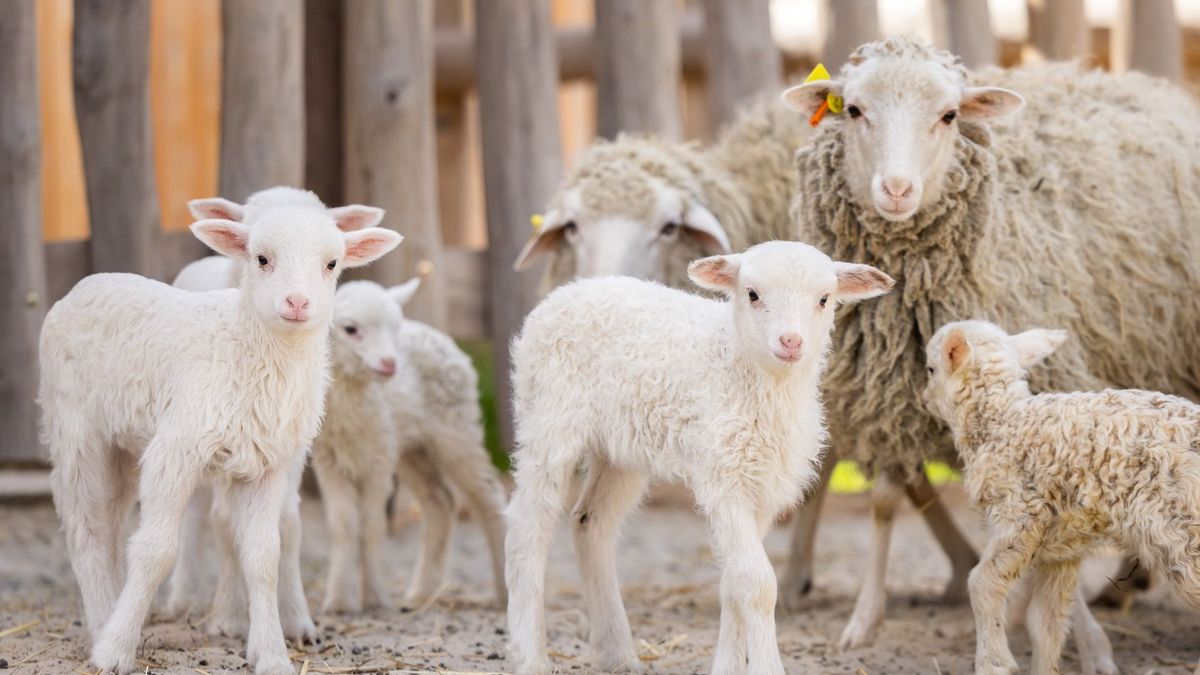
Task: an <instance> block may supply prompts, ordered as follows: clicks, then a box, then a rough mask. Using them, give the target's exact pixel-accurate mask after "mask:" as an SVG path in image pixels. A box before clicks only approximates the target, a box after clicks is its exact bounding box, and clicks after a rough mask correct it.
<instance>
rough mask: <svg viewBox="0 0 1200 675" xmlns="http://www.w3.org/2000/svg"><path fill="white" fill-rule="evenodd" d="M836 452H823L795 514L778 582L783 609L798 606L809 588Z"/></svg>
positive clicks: (793, 608) (791, 608) (835, 462)
mask: <svg viewBox="0 0 1200 675" xmlns="http://www.w3.org/2000/svg"><path fill="white" fill-rule="evenodd" d="M837 462H838V460H837V455H835V454H834V453H833V450H832V449H831V450H828V451H826V453H825V459H824V460H822V463H821V475H820V477H819V478H818V479H817V484H816V485H815V486H813V491H812V494H810V495H809V496H808V498H806V499H805V500H804V503H803V504H801V505H800V509H799V511H798V512H797V513H796V526H795V529H794V530H792V547H791V550H790V551H789V553H788V561H787V567H786V568H785V569H784V571H783V579H781V580H780V582H779V606H780V607H781V608H782V609H786V610H796V609H799V608H800V607H801V605H802V603H803V600H804V596H806V595H808V592H809V591H811V590H812V583H813V544H814V542H815V541H816V539H817V524H818V523H819V522H820V519H821V507H822V505H824V503H825V492H826V491H827V490H828V489H829V478H830V477H831V476H832V475H833V469H834V467H836V466H837Z"/></svg>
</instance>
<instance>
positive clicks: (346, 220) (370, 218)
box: [329, 204, 384, 232]
mask: <svg viewBox="0 0 1200 675" xmlns="http://www.w3.org/2000/svg"><path fill="white" fill-rule="evenodd" d="M383 214H384V211H383V209H381V208H379V207H378V206H363V205H362V204H349V205H347V206H339V207H337V208H333V209H329V215H331V216H333V220H334V222H335V223H337V227H338V229H339V230H341V231H342V232H353V231H354V230H362V229H364V228H368V227H375V226H376V225H379V223H381V222H383Z"/></svg>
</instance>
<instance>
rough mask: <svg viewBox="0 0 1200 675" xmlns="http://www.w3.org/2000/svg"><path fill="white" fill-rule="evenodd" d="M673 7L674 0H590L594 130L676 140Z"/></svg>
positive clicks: (677, 47) (677, 49)
mask: <svg viewBox="0 0 1200 675" xmlns="http://www.w3.org/2000/svg"><path fill="white" fill-rule="evenodd" d="M678 15H679V10H678V8H677V7H676V2H675V0H596V86H597V95H596V102H597V104H598V105H597V108H598V120H597V123H598V128H597V130H598V132H599V134H600V135H601V136H603V137H605V138H614V137H616V135H617V133H618V132H621V131H634V132H639V131H640V132H653V133H655V134H658V135H660V136H663V137H666V138H670V139H678V138H679V134H680V119H679V76H680V66H679V58H680V57H679V52H680V44H681V40H680V37H679V16H678Z"/></svg>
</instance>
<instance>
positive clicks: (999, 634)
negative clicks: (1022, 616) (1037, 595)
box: [967, 522, 1043, 675]
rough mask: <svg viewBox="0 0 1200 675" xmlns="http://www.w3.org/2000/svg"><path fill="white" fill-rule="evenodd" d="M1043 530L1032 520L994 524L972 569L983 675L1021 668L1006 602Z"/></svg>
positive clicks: (977, 661)
mask: <svg viewBox="0 0 1200 675" xmlns="http://www.w3.org/2000/svg"><path fill="white" fill-rule="evenodd" d="M1042 531H1043V528H1040V527H1038V526H1036V524H1035V523H1030V522H1019V523H1002V524H999V525H996V526H994V527H993V528H992V533H991V538H990V539H989V540H988V545H987V548H986V549H985V550H984V552H983V559H982V560H980V562H979V564H978V565H977V566H976V567H975V569H974V570H972V571H971V576H970V577H969V579H968V582H967V585H968V588H969V590H970V592H971V609H972V610H973V611H974V614H975V672H976V673H978V674H979V675H1000V674H1007V673H1013V672H1016V670H1017V662H1016V660H1014V659H1013V656H1012V652H1011V651H1009V648H1008V635H1007V634H1006V633H1005V627H1004V624H1005V604H1006V602H1007V599H1008V593H1009V591H1010V590H1011V589H1012V586H1013V583H1014V582H1015V581H1016V580H1017V578H1019V577H1020V576H1021V572H1022V571H1023V570H1024V569H1025V567H1026V566H1028V565H1029V561H1030V560H1032V559H1033V554H1034V552H1035V550H1036V549H1037V545H1038V542H1039V541H1040V540H1041V536H1042Z"/></svg>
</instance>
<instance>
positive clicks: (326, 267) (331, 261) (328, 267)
mask: <svg viewBox="0 0 1200 675" xmlns="http://www.w3.org/2000/svg"><path fill="white" fill-rule="evenodd" d="M335 267H337V261H336V260H330V261H329V264H328V265H326V266H325V269H327V270H332V269H333V268H335Z"/></svg>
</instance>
